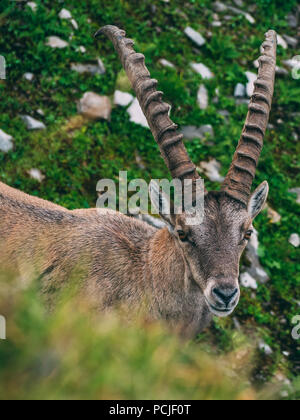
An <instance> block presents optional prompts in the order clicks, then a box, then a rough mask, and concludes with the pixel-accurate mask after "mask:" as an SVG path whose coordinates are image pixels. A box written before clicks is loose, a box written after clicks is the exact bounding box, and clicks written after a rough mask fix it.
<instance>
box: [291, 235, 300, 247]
mask: <svg viewBox="0 0 300 420" xmlns="http://www.w3.org/2000/svg"><path fill="white" fill-rule="evenodd" d="M289 243H290V244H291V245H293V246H294V247H295V248H298V247H299V245H300V236H299V235H298V233H293V234H292V235H291V236H290V239H289Z"/></svg>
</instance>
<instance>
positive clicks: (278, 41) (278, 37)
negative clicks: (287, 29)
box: [277, 34, 288, 50]
mask: <svg viewBox="0 0 300 420" xmlns="http://www.w3.org/2000/svg"><path fill="white" fill-rule="evenodd" d="M277 43H278V45H280V46H281V47H282V48H283V49H285V50H286V49H287V48H288V44H287V42H286V41H285V40H284V39H283V38H282V36H281V35H279V34H277Z"/></svg>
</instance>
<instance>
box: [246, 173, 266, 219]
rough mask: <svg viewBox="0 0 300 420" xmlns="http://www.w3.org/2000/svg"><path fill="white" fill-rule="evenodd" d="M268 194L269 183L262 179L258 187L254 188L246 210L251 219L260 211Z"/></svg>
mask: <svg viewBox="0 0 300 420" xmlns="http://www.w3.org/2000/svg"><path fill="white" fill-rule="evenodd" d="M268 194H269V184H268V183H267V181H264V182H263V183H262V184H260V186H259V187H257V188H256V190H255V191H254V193H253V194H252V196H251V198H250V201H249V204H248V212H249V214H250V216H251V218H252V219H255V217H256V216H257V215H258V214H259V213H260V212H261V211H262V209H263V207H264V205H265V202H266V200H267V198H268Z"/></svg>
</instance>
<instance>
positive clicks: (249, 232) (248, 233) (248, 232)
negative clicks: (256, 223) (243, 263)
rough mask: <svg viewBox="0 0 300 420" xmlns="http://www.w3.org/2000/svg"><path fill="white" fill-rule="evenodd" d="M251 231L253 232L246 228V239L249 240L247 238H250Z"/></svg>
mask: <svg viewBox="0 0 300 420" xmlns="http://www.w3.org/2000/svg"><path fill="white" fill-rule="evenodd" d="M252 233H253V230H248V231H247V232H246V234H245V239H246V240H247V241H249V239H251V235H252Z"/></svg>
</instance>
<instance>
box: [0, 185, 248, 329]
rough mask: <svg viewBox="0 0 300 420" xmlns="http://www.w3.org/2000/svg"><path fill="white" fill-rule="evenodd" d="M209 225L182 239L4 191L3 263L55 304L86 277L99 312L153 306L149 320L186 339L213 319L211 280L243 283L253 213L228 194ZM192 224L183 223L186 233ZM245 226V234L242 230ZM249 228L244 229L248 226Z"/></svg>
mask: <svg viewBox="0 0 300 420" xmlns="http://www.w3.org/2000/svg"><path fill="white" fill-rule="evenodd" d="M205 201H206V211H205V219H204V222H203V224H202V225H200V226H196V227H191V228H190V227H185V229H188V230H189V235H190V236H191V242H188V243H181V241H180V240H179V239H178V237H177V235H176V226H174V229H175V232H172V233H171V232H170V231H169V230H168V229H167V228H165V229H161V230H159V229H155V228H154V227H152V226H150V225H149V224H147V223H144V222H142V221H139V220H135V219H133V218H129V217H127V216H125V215H122V214H120V213H117V212H113V211H110V210H98V209H97V210H96V209H90V210H75V211H68V210H66V209H65V208H63V207H60V206H57V205H55V204H52V203H49V202H47V201H44V200H40V199H38V198H35V197H30V196H28V195H26V194H24V193H22V192H20V191H17V190H14V189H12V188H10V187H7V186H6V185H4V184H2V183H0V237H1V245H0V255H1V257H0V262H1V267H7V268H10V269H11V268H14V269H15V270H16V271H17V272H18V275H19V276H20V278H21V279H22V280H23V281H30V280H31V279H32V278H33V277H38V278H39V279H40V281H41V284H42V290H43V293H44V294H45V295H46V296H47V298H48V299H49V301H50V302H51V301H52V298H53V299H54V300H55V297H56V292H57V291H60V290H61V289H62V287H64V286H66V285H68V283H69V282H70V279H71V278H72V274H73V273H74V271H78V272H79V273H80V282H81V287H82V290H83V291H84V293H86V294H87V295H88V296H89V297H91V298H92V299H93V302H95V304H96V306H97V307H98V308H99V309H105V308H109V307H111V306H114V305H116V304H121V303H124V302H126V303H127V304H129V305H136V304H141V303H143V302H145V301H146V302H147V307H148V310H149V313H150V314H151V315H152V316H153V317H155V318H163V319H166V320H168V321H169V322H170V324H171V325H174V327H176V328H177V329H179V330H181V331H182V332H184V334H187V335H189V336H190V335H194V334H196V333H197V332H199V331H201V330H202V329H203V328H204V327H205V326H206V325H207V323H208V322H209V320H210V319H211V315H212V314H211V311H210V309H209V307H208V305H207V303H206V300H205V293H206V291H207V290H206V289H207V287H208V283H209V281H210V280H211V278H214V279H215V281H218V279H219V281H220V282H222V281H223V282H224V281H225V282H226V284H227V283H228V284H230V282H232V280H233V281H234V282H235V281H237V276H238V264H239V258H240V255H241V253H242V250H243V249H244V247H245V243H244V242H242V244H240V240H241V235H243V232H242V230H241V229H247V228H248V227H249V225H250V224H251V218H250V217H249V214H248V212H247V211H246V210H245V209H244V208H242V206H241V205H240V204H238V203H237V202H234V201H233V200H232V199H230V198H228V197H226V196H225V195H224V194H222V193H209V194H208V195H207V196H206V200H205ZM184 220H185V217H184V215H182V216H177V218H176V224H178V223H180V226H181V227H182V226H183V224H184ZM242 225H243V228H242ZM244 225H245V226H244Z"/></svg>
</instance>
